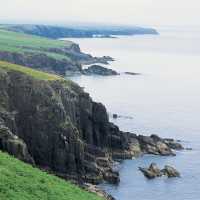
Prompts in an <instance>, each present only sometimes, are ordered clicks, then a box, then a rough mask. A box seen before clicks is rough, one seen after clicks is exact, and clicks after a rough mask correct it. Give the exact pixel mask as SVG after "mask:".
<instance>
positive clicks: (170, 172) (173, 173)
mask: <svg viewBox="0 0 200 200" xmlns="http://www.w3.org/2000/svg"><path fill="white" fill-rule="evenodd" d="M162 172H163V174H164V175H166V176H168V177H169V178H171V177H180V176H181V175H180V173H179V172H178V171H177V170H176V169H175V168H174V167H171V166H169V165H166V166H165V167H164V169H163V170H162Z"/></svg>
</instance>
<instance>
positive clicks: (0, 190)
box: [0, 152, 102, 200]
mask: <svg viewBox="0 0 200 200" xmlns="http://www.w3.org/2000/svg"><path fill="white" fill-rule="evenodd" d="M0 199H1V200H102V198H100V197H97V196H96V195H95V194H93V193H89V192H86V191H84V190H82V189H80V188H78V187H77V186H75V185H73V184H71V183H69V182H67V181H64V180H62V179H60V178H58V177H55V176H53V175H49V174H47V173H45V172H42V171H40V170H39V169H37V168H33V167H32V166H30V165H27V164H25V163H23V162H21V161H19V160H17V159H15V158H13V157H11V156H9V155H7V154H5V153H2V152H0Z"/></svg>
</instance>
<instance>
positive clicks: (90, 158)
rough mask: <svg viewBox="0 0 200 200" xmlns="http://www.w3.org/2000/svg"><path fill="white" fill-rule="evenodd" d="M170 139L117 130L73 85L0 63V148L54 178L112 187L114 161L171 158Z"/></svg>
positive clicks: (97, 105)
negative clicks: (154, 156) (146, 155)
mask: <svg viewBox="0 0 200 200" xmlns="http://www.w3.org/2000/svg"><path fill="white" fill-rule="evenodd" d="M172 148H173V149H179V148H181V146H178V144H177V143H175V141H173V140H165V139H161V138H159V137H158V136H155V135H152V136H151V137H146V136H137V135H135V134H131V133H124V132H121V131H120V130H119V129H118V127H117V126H115V125H114V124H112V123H110V122H109V119H108V115H107V112H106V108H105V107H104V106H103V105H102V104H101V103H96V102H94V101H92V99H91V98H90V96H89V94H87V93H85V92H84V91H83V90H82V88H80V87H79V86H78V85H76V84H75V83H72V82H71V81H67V80H64V79H63V78H61V77H59V76H55V75H50V74H46V73H43V72H39V71H35V70H32V69H28V68H26V67H21V66H17V65H12V64H9V63H5V62H0V149H2V150H3V151H7V152H8V153H10V154H12V155H14V156H16V157H17V158H19V159H21V160H24V161H26V162H29V163H32V164H33V165H36V166H38V167H41V168H43V169H46V170H48V171H53V172H54V173H55V174H57V175H59V176H61V177H63V178H70V179H75V180H79V181H87V182H92V183H100V182H101V181H103V180H106V181H109V182H112V183H116V182H118V181H119V176H118V173H117V172H113V170H112V161H113V159H126V158H128V159H130V158H132V157H136V156H138V155H140V154H142V153H153V154H157V155H173V154H174V153H173V151H172Z"/></svg>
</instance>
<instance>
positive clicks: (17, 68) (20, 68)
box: [0, 61, 64, 81]
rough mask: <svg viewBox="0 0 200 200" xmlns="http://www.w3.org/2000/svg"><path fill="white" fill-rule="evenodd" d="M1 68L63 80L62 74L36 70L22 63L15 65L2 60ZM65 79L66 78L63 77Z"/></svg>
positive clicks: (48, 79) (38, 77)
mask: <svg viewBox="0 0 200 200" xmlns="http://www.w3.org/2000/svg"><path fill="white" fill-rule="evenodd" d="M0 69H4V70H6V71H18V72H21V73H24V74H26V75H28V76H31V77H33V78H36V79H40V80H46V81H52V80H62V79H63V78H62V77H61V76H57V75H55V74H49V73H45V72H42V71H38V70H34V69H31V68H28V67H24V66H21V65H15V64H11V63H8V62H4V61H0ZM63 80H64V79H63Z"/></svg>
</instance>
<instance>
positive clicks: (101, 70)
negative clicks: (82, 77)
mask: <svg viewBox="0 0 200 200" xmlns="http://www.w3.org/2000/svg"><path fill="white" fill-rule="evenodd" d="M83 74H86V75H101V76H112V75H118V73H117V72H116V71H114V70H112V69H108V68H106V67H102V66H100V65H92V66H90V67H88V68H87V69H84V70H83Z"/></svg>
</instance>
